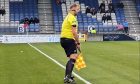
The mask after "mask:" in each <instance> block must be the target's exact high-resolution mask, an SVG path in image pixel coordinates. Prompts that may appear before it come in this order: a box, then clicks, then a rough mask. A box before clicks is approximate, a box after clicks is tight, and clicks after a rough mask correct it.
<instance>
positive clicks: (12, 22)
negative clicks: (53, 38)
mask: <svg viewBox="0 0 140 84" xmlns="http://www.w3.org/2000/svg"><path fill="white" fill-rule="evenodd" d="M37 1H38V0H1V1H0V3H1V5H0V6H1V7H4V8H5V10H6V14H5V15H4V16H0V23H1V24H0V30H1V31H0V33H1V34H7V33H8V34H12V33H13V34H15V33H17V28H18V25H19V22H20V20H21V19H24V18H25V17H27V18H30V17H38V2H37ZM30 28H31V29H30ZM33 28H34V29H33ZM39 28H40V26H39V24H35V25H33V24H31V25H30V26H29V31H32V32H38V31H39ZM8 30H9V31H8Z"/></svg>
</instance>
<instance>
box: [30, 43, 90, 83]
mask: <svg viewBox="0 0 140 84" xmlns="http://www.w3.org/2000/svg"><path fill="white" fill-rule="evenodd" d="M28 44H29V45H30V46H31V47H32V48H34V49H35V50H37V51H38V52H40V53H41V54H43V55H44V56H45V57H47V58H49V59H50V60H52V61H53V62H55V63H56V64H57V65H59V66H60V67H62V68H63V69H65V66H63V65H62V64H60V63H59V62H58V61H56V60H55V59H53V58H51V57H50V56H49V55H47V54H45V53H44V52H42V51H41V50H40V49H38V48H37V47H35V46H33V45H32V44H30V43H28ZM73 75H75V76H76V77H77V78H78V79H80V80H81V81H83V82H84V83H85V84H92V83H90V82H89V81H87V80H85V79H84V78H82V77H81V76H79V75H78V74H76V73H75V72H73Z"/></svg>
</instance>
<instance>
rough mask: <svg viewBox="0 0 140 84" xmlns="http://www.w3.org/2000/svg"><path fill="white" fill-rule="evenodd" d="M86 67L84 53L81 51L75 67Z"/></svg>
mask: <svg viewBox="0 0 140 84" xmlns="http://www.w3.org/2000/svg"><path fill="white" fill-rule="evenodd" d="M85 67H86V64H85V61H84V58H83V56H82V53H80V54H79V56H78V57H77V59H76V62H75V68H76V69H77V70H78V71H79V70H80V69H82V68H85Z"/></svg>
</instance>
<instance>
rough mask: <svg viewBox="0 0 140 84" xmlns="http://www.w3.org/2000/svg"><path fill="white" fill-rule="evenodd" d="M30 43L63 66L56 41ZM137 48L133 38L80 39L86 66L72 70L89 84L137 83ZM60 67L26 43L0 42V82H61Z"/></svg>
mask: <svg viewBox="0 0 140 84" xmlns="http://www.w3.org/2000/svg"><path fill="white" fill-rule="evenodd" d="M32 45H34V46H35V47H37V48H38V49H40V50H41V51H42V52H44V53H46V54H47V55H49V56H50V57H52V58H53V59H55V60H57V61H58V62H60V63H61V64H62V65H64V66H65V64H66V62H67V60H68V59H67V58H66V56H65V53H64V50H63V49H62V48H61V46H60V44H59V43H36V44H32ZM139 48H140V42H136V41H122V42H120V41H118V42H113V41H112V42H83V43H81V49H82V53H83V55H84V58H85V61H86V64H87V67H86V68H85V69H82V70H80V71H77V70H76V69H74V72H76V73H77V74H78V75H80V76H81V77H83V78H84V79H86V80H87V81H89V82H91V83H92V84H139V83H140V80H139V75H140V68H139V66H140V62H139V60H140V53H139V50H140V49H139ZM64 71H65V70H64V69H63V68H61V67H60V66H58V65H57V64H55V63H54V62H53V61H51V60H50V59H48V58H46V57H45V56H44V55H42V54H40V53H39V52H37V51H36V50H35V49H33V48H32V47H30V46H29V45H28V44H0V84H63V78H64ZM75 80H76V82H77V84H84V83H83V82H82V81H81V80H79V79H78V78H75Z"/></svg>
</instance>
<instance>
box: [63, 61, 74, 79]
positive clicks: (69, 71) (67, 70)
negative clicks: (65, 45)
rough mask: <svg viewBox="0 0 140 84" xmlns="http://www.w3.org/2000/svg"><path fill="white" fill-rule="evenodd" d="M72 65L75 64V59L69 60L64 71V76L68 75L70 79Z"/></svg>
mask: <svg viewBox="0 0 140 84" xmlns="http://www.w3.org/2000/svg"><path fill="white" fill-rule="evenodd" d="M74 63H75V59H70V60H69V61H68V62H67V65H66V71H65V76H67V75H68V76H70V77H71V74H72V70H73V67H74Z"/></svg>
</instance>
